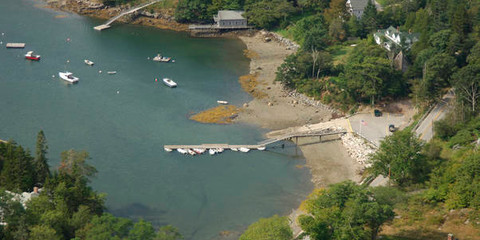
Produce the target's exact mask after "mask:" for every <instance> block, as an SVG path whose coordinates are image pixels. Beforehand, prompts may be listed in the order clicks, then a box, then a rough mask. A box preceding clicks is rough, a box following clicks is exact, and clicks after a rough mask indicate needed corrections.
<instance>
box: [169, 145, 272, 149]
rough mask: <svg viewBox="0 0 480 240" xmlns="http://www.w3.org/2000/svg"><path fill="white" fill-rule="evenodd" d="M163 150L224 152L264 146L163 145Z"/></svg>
mask: <svg viewBox="0 0 480 240" xmlns="http://www.w3.org/2000/svg"><path fill="white" fill-rule="evenodd" d="M164 147H165V148H168V149H173V150H174V149H179V148H182V149H218V148H222V149H225V150H229V149H232V148H236V149H239V148H248V149H257V148H261V147H265V145H230V144H201V145H165V146H164Z"/></svg>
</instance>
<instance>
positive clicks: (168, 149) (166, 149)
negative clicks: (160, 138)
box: [163, 147, 172, 152]
mask: <svg viewBox="0 0 480 240" xmlns="http://www.w3.org/2000/svg"><path fill="white" fill-rule="evenodd" d="M163 149H164V150H165V152H171V151H172V149H171V148H166V147H164V148H163Z"/></svg>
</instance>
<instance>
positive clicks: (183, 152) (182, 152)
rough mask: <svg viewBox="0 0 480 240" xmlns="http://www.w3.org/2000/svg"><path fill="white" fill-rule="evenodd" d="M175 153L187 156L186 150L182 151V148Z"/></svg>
mask: <svg viewBox="0 0 480 240" xmlns="http://www.w3.org/2000/svg"><path fill="white" fill-rule="evenodd" d="M177 152H179V153H181V154H187V150H185V149H183V148H178V149H177Z"/></svg>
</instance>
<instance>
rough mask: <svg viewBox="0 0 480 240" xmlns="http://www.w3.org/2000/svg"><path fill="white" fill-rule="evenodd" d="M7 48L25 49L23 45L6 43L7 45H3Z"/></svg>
mask: <svg viewBox="0 0 480 240" xmlns="http://www.w3.org/2000/svg"><path fill="white" fill-rule="evenodd" d="M5 46H6V47H7V48H24V47H25V43H7V45H5Z"/></svg>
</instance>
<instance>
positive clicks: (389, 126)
mask: <svg viewBox="0 0 480 240" xmlns="http://www.w3.org/2000/svg"><path fill="white" fill-rule="evenodd" d="M388 131H390V132H395V131H397V128H396V127H395V125H393V124H390V125H388Z"/></svg>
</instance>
